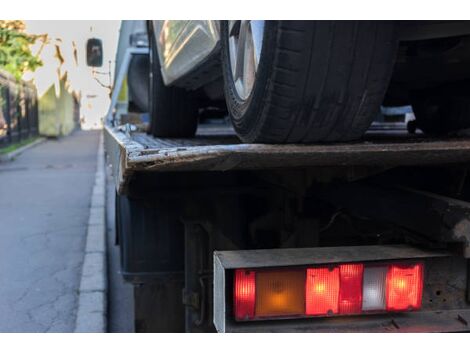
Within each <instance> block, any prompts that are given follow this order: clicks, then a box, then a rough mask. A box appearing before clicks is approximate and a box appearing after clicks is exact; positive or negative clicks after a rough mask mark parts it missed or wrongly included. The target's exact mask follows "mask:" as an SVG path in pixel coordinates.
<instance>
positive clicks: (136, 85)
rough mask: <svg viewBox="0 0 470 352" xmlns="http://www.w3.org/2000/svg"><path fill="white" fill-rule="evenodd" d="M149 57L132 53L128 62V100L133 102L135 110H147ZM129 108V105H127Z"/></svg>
mask: <svg viewBox="0 0 470 352" xmlns="http://www.w3.org/2000/svg"><path fill="white" fill-rule="evenodd" d="M149 71H150V64H149V57H148V55H133V56H132V58H131V62H130V63H129V69H128V74H127V85H128V87H129V100H130V102H131V103H133V104H132V105H133V110H134V111H135V112H148V111H149V100H148V98H149V83H150V82H149V80H148V77H149ZM129 110H131V107H129Z"/></svg>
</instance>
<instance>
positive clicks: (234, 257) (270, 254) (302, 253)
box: [214, 245, 449, 269]
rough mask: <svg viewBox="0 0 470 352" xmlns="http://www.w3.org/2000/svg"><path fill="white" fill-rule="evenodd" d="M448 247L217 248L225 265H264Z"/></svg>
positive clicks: (405, 255)
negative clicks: (231, 249)
mask: <svg viewBox="0 0 470 352" xmlns="http://www.w3.org/2000/svg"><path fill="white" fill-rule="evenodd" d="M448 255H449V254H448V253H447V252H444V251H430V250H425V249H420V248H415V247H411V246H408V245H380V246H349V247H316V248H281V249H258V250H239V251H216V252H214V257H217V259H218V260H219V261H220V263H221V265H222V266H223V267H224V268H225V269H234V268H263V267H272V266H292V265H309V264H330V263H340V262H345V261H347V262H357V261H364V262H366V261H375V260H391V259H413V258H429V257H445V256H448Z"/></svg>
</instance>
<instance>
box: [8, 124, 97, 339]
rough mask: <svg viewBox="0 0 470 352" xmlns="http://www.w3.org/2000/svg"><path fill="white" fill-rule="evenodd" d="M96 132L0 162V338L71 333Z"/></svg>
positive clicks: (53, 142) (93, 170)
mask: <svg viewBox="0 0 470 352" xmlns="http://www.w3.org/2000/svg"><path fill="white" fill-rule="evenodd" d="M99 136H100V132H99V131H90V132H83V131H76V132H74V133H73V134H72V135H71V136H68V137H65V138H62V139H59V140H48V141H46V142H44V143H42V144H40V145H38V146H36V147H34V148H32V149H29V150H27V151H25V152H24V153H23V154H21V155H20V156H18V158H17V159H16V160H14V161H12V162H9V163H1V164H0V332H46V331H50V332H72V331H74V329H75V321H76V314H77V307H78V292H79V289H80V279H81V272H82V264H83V258H84V252H85V244H86V234H87V228H88V222H89V215H90V204H91V198H92V190H93V186H94V183H95V173H96V166H97V163H96V161H97V150H98V142H99Z"/></svg>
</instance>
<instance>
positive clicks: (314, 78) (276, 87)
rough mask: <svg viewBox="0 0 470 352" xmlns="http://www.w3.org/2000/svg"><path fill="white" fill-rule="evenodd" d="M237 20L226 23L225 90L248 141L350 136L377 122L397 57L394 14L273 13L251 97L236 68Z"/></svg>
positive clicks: (304, 140) (233, 117)
mask: <svg viewBox="0 0 470 352" xmlns="http://www.w3.org/2000/svg"><path fill="white" fill-rule="evenodd" d="M230 26H232V27H230ZM229 27H230V28H229ZM233 28H235V25H232V24H229V23H228V21H223V22H222V23H221V41H222V63H223V76H224V81H225V97H226V101H227V106H228V109H229V112H230V116H231V120H232V123H233V126H234V128H235V131H236V132H237V134H238V135H239V137H240V138H241V139H242V140H243V141H244V142H248V143H251V142H265V143H298V142H301V143H307V142H319V141H349V140H354V139H358V138H360V137H361V136H362V135H363V133H364V132H365V131H366V130H367V128H368V127H369V126H370V124H371V122H372V120H373V119H374V117H375V116H376V114H377V112H378V111H379V108H380V105H381V103H382V100H383V97H384V95H385V92H386V89H387V87H388V83H389V80H390V76H391V73H392V69H393V65H394V62H395V58H396V52H397V47H398V41H397V40H396V36H395V25H394V23H393V22H391V21H387V22H377V21H338V22H335V21H266V22H265V24H264V31H263V36H262V38H263V40H262V49H261V50H260V57H259V60H258V64H257V65H258V66H257V70H256V77H255V79H254V84H253V87H252V90H251V93H250V95H249V96H247V97H245V98H244V99H242V98H241V97H240V94H239V91H237V87H236V83H235V81H234V74H232V72H234V71H236V70H234V71H232V65H231V61H230V54H231V52H230V45H231V42H230V40H231V39H230V35H232V32H229V29H230V30H231V31H233ZM239 28H241V25H240V27H239ZM253 31H254V30H253ZM232 52H233V50H232ZM255 52H256V51H255ZM232 57H233V55H232ZM232 60H233V59H232ZM234 62H238V61H234Z"/></svg>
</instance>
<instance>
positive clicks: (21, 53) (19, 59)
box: [0, 20, 42, 79]
mask: <svg viewBox="0 0 470 352" xmlns="http://www.w3.org/2000/svg"><path fill="white" fill-rule="evenodd" d="M39 38H40V36H36V35H31V34H27V33H26V32H25V24H24V22H23V21H18V20H14V21H4V20H0V68H2V69H4V70H6V71H8V72H10V73H11V74H13V75H14V76H15V77H16V79H20V78H21V76H22V75H23V73H25V72H26V71H34V70H36V69H37V68H38V67H39V66H41V65H42V62H41V60H40V59H39V58H38V57H37V56H35V55H33V54H32V52H31V45H32V44H34V43H35V42H36V40H38V39H39Z"/></svg>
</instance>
